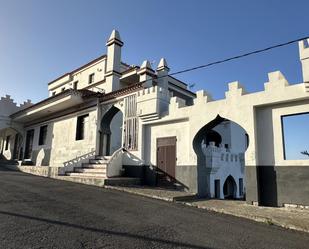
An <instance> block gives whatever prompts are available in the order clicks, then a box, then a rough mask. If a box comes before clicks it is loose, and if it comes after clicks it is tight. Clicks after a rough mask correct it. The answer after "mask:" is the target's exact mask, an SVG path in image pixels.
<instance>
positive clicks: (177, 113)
mask: <svg viewBox="0 0 309 249" xmlns="http://www.w3.org/2000/svg"><path fill="white" fill-rule="evenodd" d="M106 46H107V54H106V55H103V56H100V57H99V58H97V59H95V60H93V61H91V62H89V63H87V64H85V65H83V66H81V67H80V68H77V69H75V70H73V71H71V72H69V73H66V74H64V75H62V76H61V77H59V78H57V79H55V80H54V81H52V82H50V83H49V84H48V91H49V97H48V98H47V99H44V100H43V101H41V102H38V103H36V104H32V103H31V102H30V101H27V102H25V103H24V104H23V105H21V106H17V105H16V104H14V103H13V101H12V100H11V99H10V97H9V96H6V97H4V98H2V99H1V101H0V107H1V109H0V152H1V155H2V157H4V158H5V159H8V160H11V159H16V160H19V161H20V163H21V164H29V165H36V166H37V167H46V168H48V169H49V170H56V172H57V174H58V175H63V176H64V177H70V178H102V179H103V178H104V179H111V178H113V177H119V176H134V177H139V178H141V179H142V181H143V183H144V184H151V185H155V184H163V183H164V182H165V183H167V184H171V185H176V186H177V187H179V188H182V189H185V190H188V191H191V192H196V193H198V195H199V196H202V197H212V198H221V199H223V198H246V200H247V202H248V203H253V204H259V205H269V206H281V205H284V204H299V205H307V206H308V205H309V185H308V180H309V160H306V159H304V160H286V158H285V151H284V136H283V134H282V133H283V127H282V118H283V117H285V116H289V115H297V114H304V113H308V112H309V78H308V73H309V48H308V43H307V41H302V42H300V43H299V49H300V59H301V63H302V70H303V78H304V82H303V83H299V84H293V85H290V84H289V83H288V81H287V80H286V79H285V77H284V76H283V74H282V73H281V72H279V71H276V72H272V73H269V75H268V78H269V80H268V82H267V83H265V89H264V91H261V92H256V93H247V92H246V91H245V89H244V87H243V86H242V85H241V84H240V83H239V82H232V83H229V84H228V90H227V92H226V94H225V98H224V99H221V100H213V99H212V98H211V95H210V94H209V93H207V92H206V91H204V90H202V91H198V92H196V93H193V92H191V91H190V90H189V89H188V86H187V84H185V83H184V82H182V81H180V80H178V79H176V78H174V77H172V76H170V75H169V67H168V65H167V62H166V60H165V59H163V58H162V59H161V60H160V62H159V64H158V66H157V68H156V69H155V70H154V69H153V68H152V66H151V64H150V63H149V61H147V60H146V61H144V62H143V63H142V64H141V66H134V65H128V64H126V63H124V62H122V60H121V49H122V46H123V42H122V40H121V38H120V35H119V33H118V31H116V30H114V31H113V32H112V34H111V36H110V38H109V39H108V41H107V43H106Z"/></svg>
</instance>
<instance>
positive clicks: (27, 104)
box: [20, 99, 33, 109]
mask: <svg viewBox="0 0 309 249" xmlns="http://www.w3.org/2000/svg"><path fill="white" fill-rule="evenodd" d="M32 105H33V104H32V102H31V100H30V99H27V101H24V103H22V104H20V109H25V108H27V107H29V106H32Z"/></svg>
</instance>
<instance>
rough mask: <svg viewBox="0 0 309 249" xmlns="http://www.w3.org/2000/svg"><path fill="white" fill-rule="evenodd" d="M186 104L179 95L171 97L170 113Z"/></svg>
mask: <svg viewBox="0 0 309 249" xmlns="http://www.w3.org/2000/svg"><path fill="white" fill-rule="evenodd" d="M184 106H186V101H185V100H184V99H182V98H179V97H176V96H175V97H172V98H171V99H170V104H169V108H168V110H169V113H173V112H175V111H177V110H178V109H179V108H182V107H184Z"/></svg>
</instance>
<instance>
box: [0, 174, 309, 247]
mask: <svg viewBox="0 0 309 249" xmlns="http://www.w3.org/2000/svg"><path fill="white" fill-rule="evenodd" d="M0 248H1V249H2V248H3V249H9V248H22V249H26V248H61V249H64V248H72V249H73V248H74V249H78V248H125V249H127V248H195V249H202V248H267V249H269V248H302V249H303V248H309V236H308V234H306V233H301V232H295V231H289V230H285V229H283V228H279V227H276V226H271V225H267V224H262V223H256V222H253V221H249V220H246V219H241V218H236V217H232V216H228V215H222V214H217V213H212V212H207V211H204V210H199V209H196V208H191V207H186V206H183V205H180V204H175V203H168V202H163V201H159V200H152V199H148V198H144V197H140V196H134V195H131V194H126V193H122V192H117V191H113V190H107V189H102V188H98V187H92V186H86V185H80V184H75V183H70V182H64V181H58V180H53V179H47V178H43V177H36V176H32V175H28V174H23V173H20V172H13V171H6V170H3V169H1V170H0Z"/></svg>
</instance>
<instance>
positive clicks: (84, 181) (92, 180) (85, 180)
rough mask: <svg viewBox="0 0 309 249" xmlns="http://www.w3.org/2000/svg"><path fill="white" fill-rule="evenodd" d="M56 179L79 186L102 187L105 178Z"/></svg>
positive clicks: (66, 177) (70, 177) (65, 177)
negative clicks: (79, 184) (78, 184)
mask: <svg viewBox="0 0 309 249" xmlns="http://www.w3.org/2000/svg"><path fill="white" fill-rule="evenodd" d="M56 179H59V180H63V181H70V182H76V183H81V184H87V185H93V186H98V187H102V186H104V181H105V178H102V177H100V178H96V177H88V178H87V177H75V176H74V177H73V176H57V177H56Z"/></svg>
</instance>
